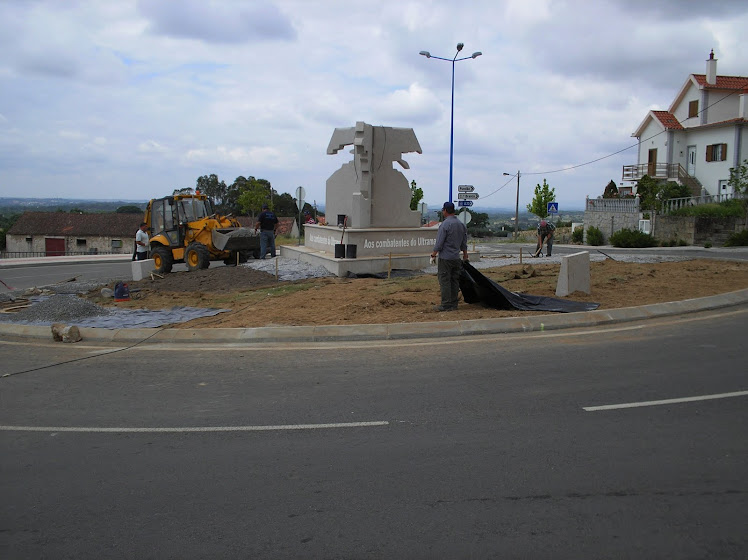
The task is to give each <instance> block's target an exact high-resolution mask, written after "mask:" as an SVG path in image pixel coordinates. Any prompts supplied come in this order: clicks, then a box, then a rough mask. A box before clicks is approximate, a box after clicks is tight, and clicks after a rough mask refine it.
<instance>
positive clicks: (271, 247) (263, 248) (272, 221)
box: [255, 204, 278, 259]
mask: <svg viewBox="0 0 748 560" xmlns="http://www.w3.org/2000/svg"><path fill="white" fill-rule="evenodd" d="M258 228H259V230H260V258H261V259H264V258H265V254H266V253H267V252H268V251H270V256H271V257H272V258H275V231H276V229H277V228H278V217H277V216H276V215H275V214H274V213H273V212H271V211H270V210H268V205H267V204H263V205H262V212H260V215H259V216H257V223H256V224H255V231H257V230H258Z"/></svg>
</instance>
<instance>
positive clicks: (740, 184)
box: [727, 159, 748, 194]
mask: <svg viewBox="0 0 748 560" xmlns="http://www.w3.org/2000/svg"><path fill="white" fill-rule="evenodd" d="M727 184H728V185H730V186H731V187H732V190H733V191H734V192H736V193H739V194H748V159H744V160H743V163H741V164H740V165H738V166H737V167H731V168H730V179H729V180H728V181H727Z"/></svg>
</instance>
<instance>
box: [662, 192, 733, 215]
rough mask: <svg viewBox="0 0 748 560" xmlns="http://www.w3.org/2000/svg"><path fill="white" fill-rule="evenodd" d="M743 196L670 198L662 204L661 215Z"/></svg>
mask: <svg viewBox="0 0 748 560" xmlns="http://www.w3.org/2000/svg"><path fill="white" fill-rule="evenodd" d="M744 198H745V195H744V194H740V193H731V194H709V195H704V196H687V197H683V198H671V199H669V200H665V201H663V203H662V213H663V214H666V215H667V214H670V213H671V212H675V211H676V210H679V209H681V208H685V207H687V206H698V205H699V204H719V203H720V202H726V201H728V200H741V199H744Z"/></svg>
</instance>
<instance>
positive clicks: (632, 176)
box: [623, 163, 702, 196]
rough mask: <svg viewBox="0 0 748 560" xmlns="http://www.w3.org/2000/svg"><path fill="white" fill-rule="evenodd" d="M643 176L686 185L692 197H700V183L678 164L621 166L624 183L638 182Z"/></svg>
mask: <svg viewBox="0 0 748 560" xmlns="http://www.w3.org/2000/svg"><path fill="white" fill-rule="evenodd" d="M645 175H649V176H650V177H652V178H653V179H662V180H665V181H675V182H676V183H680V184H681V185H686V186H687V187H688V188H689V189H691V194H693V196H701V189H702V186H701V182H700V181H699V180H698V179H697V178H696V177H692V176H691V175H689V174H688V173H687V172H686V170H685V169H683V166H682V165H681V164H679V163H640V164H637V165H624V166H623V180H624V181H638V180H639V179H641V178H642V177H644V176H645Z"/></svg>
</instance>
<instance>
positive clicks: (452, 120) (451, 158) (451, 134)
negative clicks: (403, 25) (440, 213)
mask: <svg viewBox="0 0 748 560" xmlns="http://www.w3.org/2000/svg"><path fill="white" fill-rule="evenodd" d="M464 46H465V45H463V44H462V43H457V52H456V53H455V55H454V57H452V58H442V57H440V56H433V55H432V54H431V53H430V52H429V51H421V52H420V53H419V54H421V55H423V56H425V57H426V58H435V59H437V60H446V61H447V62H451V63H452V116H451V117H450V128H449V198H448V199H447V200H449V201H450V202H451V201H452V167H453V162H454V139H455V62H460V61H461V60H468V59H470V58H478V57H479V56H480V55H482V54H483V53H482V52H480V51H476V52H474V53H473V54H472V55H470V56H466V57H463V58H457V56H458V55H459V54H460V51H461V50H462V48H463V47H464Z"/></svg>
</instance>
